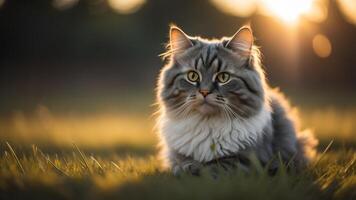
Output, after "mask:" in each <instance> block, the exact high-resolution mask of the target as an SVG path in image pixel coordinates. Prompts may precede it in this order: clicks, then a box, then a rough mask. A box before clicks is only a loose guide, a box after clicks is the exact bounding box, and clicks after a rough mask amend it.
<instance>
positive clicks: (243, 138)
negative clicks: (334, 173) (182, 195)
mask: <svg viewBox="0 0 356 200" xmlns="http://www.w3.org/2000/svg"><path fill="white" fill-rule="evenodd" d="M253 42H254V37H253V34H252V31H251V29H250V28H249V27H242V28H241V29H240V30H239V31H238V32H237V33H236V34H235V35H234V36H232V37H231V38H222V39H221V40H206V39H202V38H200V37H190V36H188V35H186V34H185V33H184V32H183V31H182V30H181V29H179V28H177V27H175V26H172V27H171V29H170V42H169V45H168V51H167V52H166V53H164V55H163V56H165V57H169V62H168V63H167V64H166V65H165V66H164V67H163V69H162V70H161V73H160V75H159V80H158V90H157V99H158V104H159V117H158V120H157V123H158V129H159V136H160V141H161V147H162V150H161V156H162V159H163V161H164V164H165V167H168V168H169V169H171V170H172V172H173V173H174V174H180V173H181V172H188V173H193V174H196V173H198V172H199V169H200V168H201V167H203V166H206V165H209V164H211V163H214V162H215V161H219V162H224V161H227V160H228V161H231V160H233V162H234V163H237V164H239V165H238V166H243V168H246V169H248V165H249V162H248V155H250V154H251V153H254V154H255V155H256V156H257V158H258V159H259V161H260V162H261V164H262V165H267V164H268V167H269V168H270V169H271V170H274V169H276V168H277V167H278V164H279V163H278V160H282V162H284V163H289V164H290V166H294V167H295V168H296V169H301V168H302V167H304V166H305V165H306V164H307V163H308V162H309V161H310V160H311V159H312V158H313V157H314V156H315V153H316V152H315V149H314V148H315V146H316V144H317V140H316V139H315V138H314V137H313V135H312V134H311V133H310V131H301V130H300V128H299V127H298V119H297V118H296V117H295V116H296V115H295V114H294V113H295V109H291V108H290V106H289V104H288V102H287V101H286V100H285V98H284V97H283V95H282V94H281V93H280V92H278V91H277V89H271V88H270V87H269V86H268V84H267V83H266V80H265V76H264V72H263V70H262V67H261V63H260V52H259V50H258V49H257V47H256V46H254V44H253ZM276 155H278V157H279V159H276Z"/></svg>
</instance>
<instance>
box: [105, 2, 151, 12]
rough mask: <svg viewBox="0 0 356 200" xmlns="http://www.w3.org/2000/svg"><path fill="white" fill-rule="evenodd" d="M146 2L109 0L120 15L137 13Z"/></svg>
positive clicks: (110, 4)
mask: <svg viewBox="0 0 356 200" xmlns="http://www.w3.org/2000/svg"><path fill="white" fill-rule="evenodd" d="M145 2H146V1H145V0H108V4H109V6H110V7H111V8H112V9H113V10H114V11H116V12H118V13H120V14H131V13H135V12H136V11H138V10H139V9H140V8H141V7H142V5H143V4H144V3H145Z"/></svg>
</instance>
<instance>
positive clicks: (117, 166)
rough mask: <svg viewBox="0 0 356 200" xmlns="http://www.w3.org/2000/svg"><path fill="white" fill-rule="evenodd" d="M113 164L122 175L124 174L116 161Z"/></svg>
mask: <svg viewBox="0 0 356 200" xmlns="http://www.w3.org/2000/svg"><path fill="white" fill-rule="evenodd" d="M111 164H112V165H114V167H115V168H117V169H118V170H119V171H120V172H121V173H124V172H123V170H122V169H121V167H120V166H119V165H117V164H116V163H114V161H111Z"/></svg>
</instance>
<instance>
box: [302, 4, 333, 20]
mask: <svg viewBox="0 0 356 200" xmlns="http://www.w3.org/2000/svg"><path fill="white" fill-rule="evenodd" d="M328 6H329V1H327V0H313V2H312V5H311V8H310V10H309V12H306V13H304V14H303V16H305V17H306V18H307V19H308V20H310V21H313V22H316V23H321V22H323V21H324V20H325V19H326V18H327V16H328Z"/></svg>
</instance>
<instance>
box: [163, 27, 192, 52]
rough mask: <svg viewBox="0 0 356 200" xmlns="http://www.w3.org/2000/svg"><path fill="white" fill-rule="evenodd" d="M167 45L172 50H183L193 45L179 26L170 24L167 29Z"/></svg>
mask: <svg viewBox="0 0 356 200" xmlns="http://www.w3.org/2000/svg"><path fill="white" fill-rule="evenodd" d="M169 45H170V49H171V51H172V52H177V51H184V50H186V49H188V48H190V47H192V46H193V43H192V41H191V40H190V39H189V36H188V35H187V34H185V33H184V32H183V31H182V30H181V29H180V28H178V27H176V26H171V28H170V31H169Z"/></svg>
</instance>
